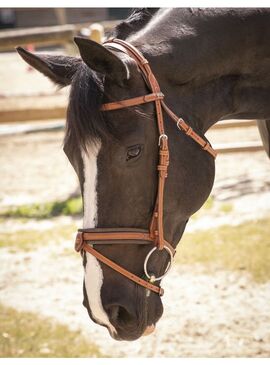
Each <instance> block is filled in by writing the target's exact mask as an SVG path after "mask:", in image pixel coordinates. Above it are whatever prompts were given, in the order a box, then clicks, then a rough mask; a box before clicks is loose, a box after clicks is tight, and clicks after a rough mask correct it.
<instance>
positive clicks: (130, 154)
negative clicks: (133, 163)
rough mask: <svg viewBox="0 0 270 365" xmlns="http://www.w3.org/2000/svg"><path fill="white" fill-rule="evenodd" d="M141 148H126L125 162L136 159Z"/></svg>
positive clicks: (136, 146)
mask: <svg viewBox="0 0 270 365" xmlns="http://www.w3.org/2000/svg"><path fill="white" fill-rule="evenodd" d="M141 150H142V147H141V146H140V145H138V144H137V145H135V146H131V147H128V151H127V161H129V160H131V159H132V158H135V157H138V156H139V154H140V153H141Z"/></svg>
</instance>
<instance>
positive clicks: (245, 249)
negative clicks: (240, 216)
mask: <svg viewBox="0 0 270 365" xmlns="http://www.w3.org/2000/svg"><path fill="white" fill-rule="evenodd" d="M179 245H180V246H179V248H178V252H177V255H176V258H175V261H176V262H177V263H180V264H188V265H192V264H195V263H200V264H203V265H204V266H205V267H206V268H210V267H211V266H213V265H215V266H218V267H220V268H222V269H228V270H246V271H248V272H250V273H251V274H252V276H253V278H254V279H255V280H256V281H258V282H266V281H268V280H270V265H269V262H270V218H268V219H262V220H258V221H256V222H253V221H252V222H247V223H243V224H241V225H239V226H222V227H219V228H216V229H210V230H207V231H199V232H194V233H186V234H184V236H183V239H182V240H181V243H180V244H179Z"/></svg>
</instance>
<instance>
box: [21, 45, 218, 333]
mask: <svg viewBox="0 0 270 365" xmlns="http://www.w3.org/2000/svg"><path fill="white" fill-rule="evenodd" d="M75 41H76V44H77V45H78V48H79V51H80V55H81V58H75V57H68V56H53V55H43V54H31V53H29V52H27V51H25V50H24V49H22V48H20V47H19V48H18V49H17V50H18V52H19V53H20V55H21V56H22V57H23V59H24V60H25V61H26V62H28V63H29V64H30V65H32V66H33V67H34V68H36V69H37V70H38V71H40V72H42V73H43V74H44V75H45V76H47V77H49V78H50V79H51V80H52V81H53V82H55V83H56V84H58V85H60V86H61V87H63V86H67V85H70V86H71V89H70V99H69V105H68V110H67V128H66V135H65V140H64V151H65V153H66V155H67V157H68V159H69V161H70V162H71V164H72V165H73V167H74V169H75V171H76V173H77V175H78V178H79V182H80V187H81V192H82V197H83V206H84V217H83V227H84V229H85V230H86V229H90V230H91V229H103V230H104V229H105V230H106V229H111V230H113V229H115V230H117V229H118V228H119V227H122V228H124V229H125V228H129V227H132V228H133V229H134V230H139V231H143V232H145V231H148V230H149V226H150V225H151V221H152V219H153V212H154V210H155V206H156V197H157V193H158V189H159V175H158V173H157V165H158V164H159V161H158V155H159V148H160V147H159V142H160V141H159V132H158V128H157V115H156V110H155V103H154V102H151V103H150V102H149V103H143V104H140V105H134V106H130V107H127V108H120V109H115V110H107V111H104V110H102V106H103V105H104V104H108V103H112V102H115V101H119V100H126V99H132V98H135V97H141V96H143V95H147V94H149V89H148V86H147V84H146V83H145V80H144V78H143V77H142V72H141V70H140V68H139V67H138V64H137V63H136V62H135V60H134V59H133V58H132V57H130V56H129V55H128V54H127V53H125V52H121V50H119V49H116V48H111V47H109V46H106V45H100V44H97V43H95V42H93V41H90V40H86V39H82V38H77V39H75ZM158 76H159V77H160V79H161V80H162V75H161V74H160V75H158ZM167 88H168V85H167V84H166V82H165V81H163V82H162V91H163V93H164V94H165V95H166V91H167ZM169 90H171V86H170V88H169ZM165 125H166V136H168V141H169V149H170V165H169V167H168V178H167V180H166V185H165V188H164V200H163V212H162V213H163V223H164V237H165V239H166V241H168V242H170V244H171V245H172V247H173V248H175V247H176V246H177V244H178V242H179V240H180V238H181V236H182V234H183V232H184V229H185V226H186V223H187V221H188V219H189V217H190V216H191V215H192V214H193V213H194V212H195V211H197V210H198V209H199V208H200V207H201V206H202V204H203V203H204V201H205V200H206V199H207V197H208V195H209V193H210V191H211V188H212V184H213V179H214V162H213V159H212V157H211V156H210V155H209V154H207V153H203V152H202V150H201V149H200V148H198V145H197V144H196V143H194V141H192V140H190V139H189V138H187V137H186V136H185V135H184V134H181V133H179V131H178V129H177V126H176V123H174V122H173V121H172V120H171V119H170V118H169V117H167V116H166V117H165ZM104 240H105V241H106V239H104ZM107 243H108V242H101V243H100V244H98V245H97V247H96V248H95V249H96V251H97V252H98V253H100V254H101V255H103V256H104V257H106V258H108V259H109V260H111V261H113V262H115V263H116V264H118V265H121V267H123V268H125V269H126V270H128V272H129V273H132V274H134V275H135V276H136V277H138V278H142V280H144V281H146V279H147V278H146V277H145V270H144V264H145V258H146V257H147V255H148V254H149V252H150V250H151V249H152V247H150V246H149V244H138V242H137V241H136V240H133V239H132V238H130V239H129V241H128V243H127V242H124V241H122V240H121V239H118V240H116V242H114V243H116V244H107ZM82 258H83V265H84V271H85V275H84V286H83V292H84V301H83V304H84V306H85V307H86V309H87V311H88V313H89V316H90V317H91V318H92V320H93V321H94V322H96V323H98V324H100V325H102V326H105V327H107V328H108V330H109V332H110V334H111V336H112V337H113V338H115V339H118V340H135V339H137V338H139V337H140V336H142V335H143V334H146V333H149V332H151V331H152V329H153V328H154V327H155V324H156V323H157V321H158V320H159V319H160V317H161V316H162V313H163V306H162V302H161V297H160V296H159V295H157V293H155V292H154V291H151V290H149V289H147V288H145V287H144V286H141V285H137V284H136V282H134V281H132V280H128V278H126V277H125V276H123V275H121V274H120V273H119V272H118V271H117V270H112V268H111V267H110V266H108V265H106V264H105V263H103V262H101V261H100V260H99V259H98V258H97V257H95V256H93V255H91V254H90V253H89V252H87V251H85V250H82ZM169 259H170V255H169V254H168V250H156V251H155V252H153V254H151V257H149V260H148V261H147V272H148V273H150V274H151V275H154V276H155V277H160V276H163V274H164V272H165V271H166V267H167V265H168V262H169ZM159 283H160V281H158V285H159Z"/></svg>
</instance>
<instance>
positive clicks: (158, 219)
mask: <svg viewBox="0 0 270 365" xmlns="http://www.w3.org/2000/svg"><path fill="white" fill-rule="evenodd" d="M104 44H106V46H108V47H110V48H113V49H117V50H120V51H122V52H124V53H126V54H128V55H129V56H130V57H132V58H133V59H134V60H135V62H136V63H137V65H138V67H139V68H140V70H141V72H142V76H143V78H144V80H145V82H146V84H147V86H148V87H149V89H150V91H151V93H150V94H147V95H143V96H139V97H136V98H131V99H126V100H121V101H116V102H111V103H106V104H103V105H102V107H101V111H103V112H107V111H111V110H118V109H123V108H127V107H131V106H135V105H140V104H144V103H150V102H154V103H155V109H156V115H157V127H158V132H159V138H158V146H159V162H158V165H157V170H158V190H157V197H156V203H155V207H154V211H153V215H152V219H151V223H150V227H149V230H142V229H134V228H91V229H79V230H78V233H77V237H76V242H75V249H76V251H78V252H83V250H84V251H86V252H89V253H90V254H91V255H93V256H95V257H96V258H97V259H98V260H99V261H101V262H103V263H104V264H106V265H107V266H109V267H111V268H112V269H113V270H115V271H117V272H119V273H120V274H122V275H124V276H125V277H127V278H128V279H130V280H132V281H133V282H135V283H136V284H138V285H141V286H143V287H145V288H146V289H147V295H149V294H150V291H153V292H155V293H158V294H159V295H163V293H164V290H163V289H162V288H161V287H160V286H159V285H154V282H156V281H160V280H161V279H162V278H163V277H164V276H165V275H166V274H167V272H168V270H169V268H170V266H171V263H172V259H173V256H174V254H175V252H176V251H175V249H174V248H173V247H172V245H171V244H170V243H169V242H167V241H166V240H165V238H164V232H163V204H164V187H165V181H166V178H167V176H168V166H169V145H168V136H167V135H166V133H165V129H164V120H163V111H165V112H166V113H167V114H168V115H169V116H170V117H171V119H172V120H173V121H174V122H175V123H176V125H177V127H178V129H179V130H180V131H182V132H184V133H185V134H186V135H187V136H188V137H190V138H192V139H193V140H194V141H195V142H196V143H197V144H198V145H200V146H201V148H202V149H203V150H205V151H206V152H208V153H210V155H211V156H213V157H214V158H215V157H216V152H215V150H214V149H213V148H212V147H211V146H210V144H209V143H208V142H207V141H205V140H204V139H203V138H202V137H200V136H199V135H198V134H197V133H196V132H194V130H193V129H192V128H191V127H190V126H189V125H188V124H187V123H186V122H185V121H184V120H183V119H182V118H178V117H177V116H176V115H175V114H174V113H173V112H172V111H171V110H170V109H169V108H168V107H167V105H166V104H165V103H164V101H163V98H164V95H163V94H162V92H161V91H160V87H159V84H158V82H157V80H156V78H155V76H154V74H153V72H152V71H151V68H150V66H149V63H148V61H147V60H146V59H145V58H144V56H143V55H142V54H141V53H140V52H139V51H138V50H137V49H136V48H135V47H134V46H132V45H131V44H129V43H127V42H125V41H123V40H120V39H110V40H108V41H106V42H105V43H104ZM119 243H120V244H123V243H127V244H143V245H145V244H152V245H153V246H154V247H153V248H152V249H151V250H150V251H149V253H148V255H147V257H146V259H145V262H144V272H145V276H146V278H140V277H138V276H137V275H135V274H133V273H131V272H130V271H128V270H126V269H124V268H123V267H122V266H120V265H118V264H116V263H115V262H113V261H111V260H110V259H108V258H107V257H105V256H103V255H102V254H101V253H100V252H98V251H97V250H95V249H94V248H93V246H94V245H99V244H119ZM163 249H165V250H166V251H167V252H168V253H169V256H170V261H169V264H168V266H167V268H166V270H165V273H164V274H163V275H162V276H160V277H158V278H156V277H155V276H154V275H153V274H151V273H148V270H147V263H148V260H149V258H150V256H151V255H152V253H153V252H154V251H155V250H163Z"/></svg>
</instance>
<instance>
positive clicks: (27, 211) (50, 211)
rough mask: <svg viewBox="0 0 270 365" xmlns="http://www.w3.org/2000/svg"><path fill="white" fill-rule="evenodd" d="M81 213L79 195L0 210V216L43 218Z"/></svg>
mask: <svg viewBox="0 0 270 365" xmlns="http://www.w3.org/2000/svg"><path fill="white" fill-rule="evenodd" d="M81 213H82V199H81V197H75V198H69V199H67V200H64V201H55V202H48V203H36V204H25V205H20V206H19V207H14V208H10V209H9V210H6V211H3V212H1V213H0V217H4V218H36V219H44V218H52V217H56V216H59V215H73V216H74V215H79V214H81Z"/></svg>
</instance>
